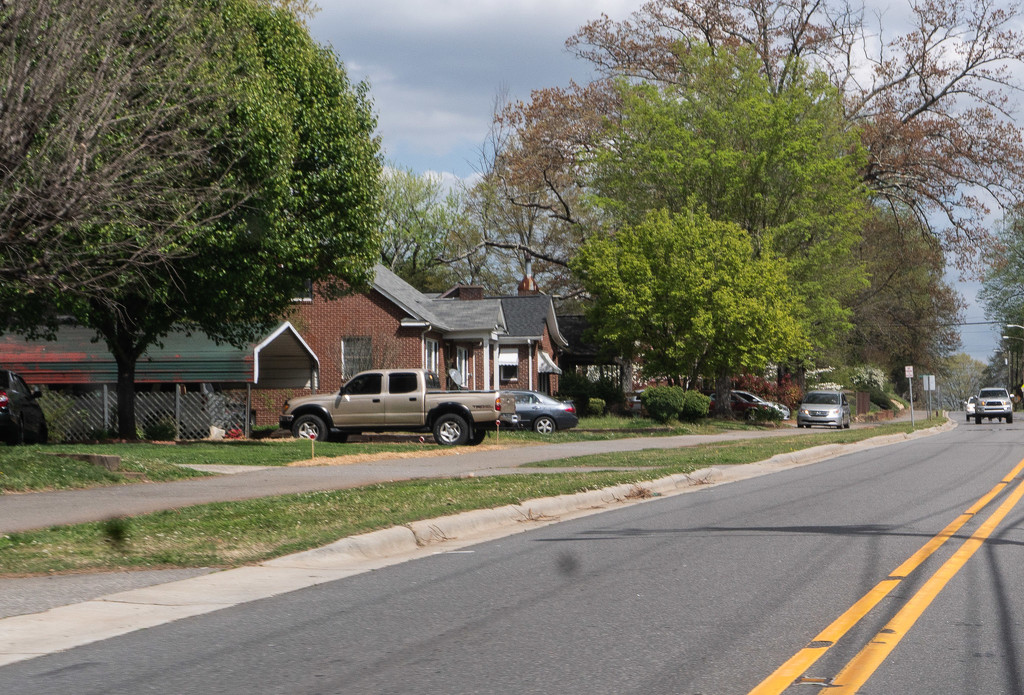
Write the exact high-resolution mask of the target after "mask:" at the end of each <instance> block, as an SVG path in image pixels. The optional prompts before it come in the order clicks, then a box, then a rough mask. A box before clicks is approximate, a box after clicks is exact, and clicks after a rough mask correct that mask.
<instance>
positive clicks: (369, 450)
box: [0, 417, 750, 493]
mask: <svg viewBox="0 0 1024 695" xmlns="http://www.w3.org/2000/svg"><path fill="white" fill-rule="evenodd" d="M583 426H585V427H583ZM739 428H748V429H749V428H750V426H749V425H739V424H733V423H727V422H725V423H717V422H712V423H707V424H698V425H683V424H675V425H673V426H667V425H658V424H657V423H655V422H654V421H653V420H648V419H646V418H615V417H604V418H584V419H583V421H582V423H581V428H579V429H573V430H566V431H564V432H555V433H554V434H553V435H541V434H537V433H534V432H523V431H520V432H501V433H500V434H499V435H495V434H494V433H493V432H492V433H489V434H488V438H487V439H486V440H485V443H493V442H494V441H496V440H500V443H501V444H504V445H508V444H513V445H515V444H520V445H527V444H535V443H556V442H573V441H587V440H595V439H597V440H603V439H622V438H628V437H641V436H653V435H655V434H664V435H681V434H709V433H715V432H722V431H726V430H732V429H739ZM591 430H597V431H591ZM438 448H439V447H438V445H437V444H435V443H434V441H433V439H432V438H431V437H430V436H429V435H428V436H425V441H424V442H423V443H422V444H421V443H419V442H418V441H416V439H415V438H411V439H410V440H409V441H407V442H398V443H392V442H373V441H369V442H351V443H339V442H316V443H315V444H312V445H311V443H310V442H309V441H299V440H294V439H281V440H265V439H264V440H242V441H223V442H210V441H199V442H178V443H177V444H173V445H169V444H150V443H144V442H139V443H130V444H129V443H111V444H55V445H44V446H38V445H37V446H19V447H9V448H6V449H4V450H3V456H2V457H0V493H3V492H34V491H42V490H62V489H76V488H89V487H98V486H103V485H126V484H130V483H135V482H146V481H150V482H167V481H170V480H179V479H182V478H189V477H197V476H203V475H207V474H206V473H201V472H198V471H195V470H192V469H188V468H182V467H181V466H189V465H198V464H218V465H228V466H231V465H248V466H286V465H288V464H290V463H294V462H296V461H303V460H308V459H309V458H310V457H311V454H312V453H315V454H316V456H317V457H336V456H353V455H360V454H381V453H395V454H400V453H408V452H417V451H429V452H434V451H436V450H437V449H438ZM72 453H74V454H81V453H89V454H111V455H115V456H120V457H121V472H118V471H107V470H105V469H102V468H97V467H94V466H91V465H90V464H88V463H83V462H81V461H76V460H74V459H68V458H62V457H58V456H54V455H53V454H72ZM122 472H124V473H129V474H141V476H142V477H135V476H132V475H123V474H122Z"/></svg>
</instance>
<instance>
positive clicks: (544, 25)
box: [310, 0, 641, 176]
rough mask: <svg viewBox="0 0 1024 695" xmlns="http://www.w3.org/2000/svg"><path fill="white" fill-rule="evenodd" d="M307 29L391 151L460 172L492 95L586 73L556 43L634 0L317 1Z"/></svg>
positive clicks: (467, 165)
mask: <svg viewBox="0 0 1024 695" xmlns="http://www.w3.org/2000/svg"><path fill="white" fill-rule="evenodd" d="M320 4H321V5H322V8H323V9H322V11H321V12H320V13H319V14H318V15H317V16H316V17H314V18H313V19H312V21H311V22H310V24H311V32H312V34H313V36H314V37H315V38H317V39H318V40H319V41H321V42H323V43H326V44H329V45H331V46H332V47H333V49H334V51H335V52H336V53H337V54H338V56H339V57H340V58H341V59H342V61H343V62H344V63H345V65H346V68H347V70H348V71H349V74H350V77H351V78H353V79H355V80H363V79H365V80H367V81H368V82H369V84H370V94H371V97H372V99H373V101H374V104H375V107H376V111H377V114H378V118H379V132H380V135H381V137H382V139H383V142H384V147H385V149H386V150H387V153H388V155H389V156H390V157H392V158H395V159H396V160H397V163H398V164H399V165H401V166H409V167H412V168H414V169H416V170H418V171H424V170H426V169H436V170H447V171H453V172H455V173H457V174H459V175H461V176H465V175H468V174H469V173H470V172H471V171H472V169H473V166H474V165H475V164H476V162H477V154H478V152H479V149H480V147H481V146H482V145H483V143H484V140H485V138H486V136H487V130H488V128H489V127H490V123H491V112H492V110H493V107H494V101H495V98H496V97H497V95H498V94H499V93H503V92H507V93H508V96H509V97H510V98H515V99H524V100H525V99H528V98H529V95H530V91H531V90H533V89H539V88H544V87H551V86H556V85H564V84H566V83H568V81H569V79H571V78H575V79H577V80H579V81H585V80H586V79H587V78H588V77H589V75H590V69H589V66H588V65H586V64H585V63H583V62H581V61H577V60H575V59H574V58H572V56H570V55H569V54H568V53H567V52H566V51H565V49H564V44H565V40H566V39H567V38H568V37H569V36H570V35H571V34H573V33H574V32H575V31H576V30H577V29H578V28H579V27H580V26H582V25H583V24H584V23H586V22H587V21H590V20H591V19H596V18H597V17H599V16H600V14H601V12H607V13H608V14H609V15H610V16H612V17H614V18H616V19H624V18H626V17H627V16H628V15H629V14H630V13H631V12H632V11H634V10H636V9H638V8H639V7H640V5H641V1H640V0H633V1H631V2H625V1H623V0H605V1H603V2H601V1H596V2H595V1H586V0H548V1H547V2H541V1H540V0H525V1H521V2H508V0H501V1H498V0H433V1H431V2H421V1H414V0H378V1H376V2H351V1H349V0H334V1H333V2H328V1H327V0H321V2H320Z"/></svg>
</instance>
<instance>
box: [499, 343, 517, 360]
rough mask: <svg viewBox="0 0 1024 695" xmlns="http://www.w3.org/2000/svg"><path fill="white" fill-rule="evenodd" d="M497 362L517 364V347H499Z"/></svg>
mask: <svg viewBox="0 0 1024 695" xmlns="http://www.w3.org/2000/svg"><path fill="white" fill-rule="evenodd" d="M498 364H519V348H518V347H503V348H500V349H499V350H498Z"/></svg>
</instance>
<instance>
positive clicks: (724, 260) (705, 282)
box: [572, 211, 806, 403]
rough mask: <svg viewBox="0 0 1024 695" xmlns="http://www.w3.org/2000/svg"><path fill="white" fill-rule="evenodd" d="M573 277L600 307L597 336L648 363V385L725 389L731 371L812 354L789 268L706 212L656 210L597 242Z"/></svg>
mask: <svg viewBox="0 0 1024 695" xmlns="http://www.w3.org/2000/svg"><path fill="white" fill-rule="evenodd" d="M572 269H573V271H574V272H575V273H576V274H577V275H578V277H580V278H581V280H582V282H583V285H584V286H585V287H586V289H587V291H588V292H589V293H590V294H591V295H592V296H593V298H594V299H593V304H592V306H591V307H590V309H589V310H588V320H589V322H590V325H591V330H592V331H593V333H595V334H596V335H599V336H601V339H602V341H604V342H605V343H606V344H607V345H608V347H609V349H610V350H614V351H615V352H616V354H620V355H622V356H624V357H627V358H633V357H636V356H639V355H642V356H643V364H642V371H643V374H644V376H646V377H650V378H668V379H669V380H671V381H672V382H674V383H677V384H681V383H683V381H684V377H686V379H688V380H689V381H691V383H692V381H693V380H694V379H695V378H696V377H697V376H699V375H702V374H706V373H710V374H714V375H716V376H717V377H719V382H724V384H725V386H724V387H723V388H727V386H728V379H727V378H723V377H727V375H728V374H729V373H730V372H731V371H732V370H741V369H744V368H747V369H760V368H763V367H764V366H765V364H766V363H767V362H769V361H771V360H778V359H781V358H783V357H785V356H787V355H791V354H796V353H797V352H799V351H801V350H802V349H804V347H805V340H806V338H805V336H804V334H803V332H802V330H801V326H800V324H799V322H798V320H797V319H796V316H795V313H796V307H795V305H794V302H793V299H792V297H791V295H790V294H789V292H788V291H787V287H786V269H787V268H786V261H785V260H784V259H781V258H779V257H777V256H775V255H774V254H772V253H771V252H770V251H767V250H762V252H761V253H760V254H757V253H755V250H754V245H753V242H752V240H751V237H750V235H749V234H747V233H746V232H745V231H744V230H742V229H741V228H740V227H738V226H737V225H735V224H733V223H730V222H720V221H716V220H712V219H711V218H710V217H709V216H708V214H707V213H706V212H704V211H696V212H681V213H669V212H667V211H655V212H652V213H650V214H649V215H648V216H647V217H646V218H645V219H644V220H642V221H641V222H640V223H639V224H636V225H626V226H625V227H623V228H622V229H621V230H619V231H618V232H616V233H615V234H614V235H610V236H607V237H592V238H591V239H590V240H589V241H588V242H587V243H586V244H584V246H583V247H582V248H581V249H580V251H579V253H578V254H577V256H576V258H575V259H574V260H573V262H572ZM721 400H722V399H719V401H721ZM725 402H726V403H727V402H728V401H727V400H726V401H725Z"/></svg>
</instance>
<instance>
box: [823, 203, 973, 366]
mask: <svg viewBox="0 0 1024 695" xmlns="http://www.w3.org/2000/svg"><path fill="white" fill-rule="evenodd" d="M856 255H857V258H858V260H859V261H860V262H861V263H862V264H863V265H864V268H865V269H866V271H867V273H868V277H869V284H868V285H867V286H866V287H862V288H860V289H859V290H858V291H857V292H856V294H855V295H854V297H853V299H852V301H851V306H852V310H853V318H852V323H853V330H852V331H851V332H850V335H849V336H848V337H847V339H846V340H844V341H843V343H842V345H841V346H840V349H838V350H836V351H834V352H833V353H831V354H829V355H828V357H829V358H831V359H833V360H834V362H835V363H840V364H841V363H843V362H847V363H852V364H857V363H864V364H878V365H883V366H884V367H885V368H886V371H891V370H902V369H903V367H904V366H905V365H908V364H914V365H917V366H918V367H919V368H921V369H924V370H927V371H928V373H931V372H932V371H939V370H940V369H941V365H942V364H944V363H945V361H946V359H947V358H948V357H949V356H950V355H951V354H952V353H953V352H954V351H955V350H957V349H959V346H960V336H959V332H958V331H957V324H958V323H959V322H960V320H961V314H962V311H963V306H964V305H963V300H962V299H961V297H960V295H959V293H958V292H957V291H956V290H955V289H954V288H953V287H951V286H950V284H949V283H948V282H947V281H946V279H945V272H946V260H945V254H944V253H943V251H942V249H941V248H940V247H939V245H938V242H937V241H936V240H935V239H934V238H933V237H930V236H928V235H926V234H924V233H923V231H922V230H921V228H920V227H919V225H917V224H916V223H915V221H914V219H913V218H912V217H910V216H909V215H908V216H905V217H903V218H897V217H894V216H892V215H882V214H878V215H873V216H872V217H871V219H870V220H868V222H867V224H865V225H864V228H863V234H862V238H861V242H860V243H859V244H858V245H857V248H856Z"/></svg>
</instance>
